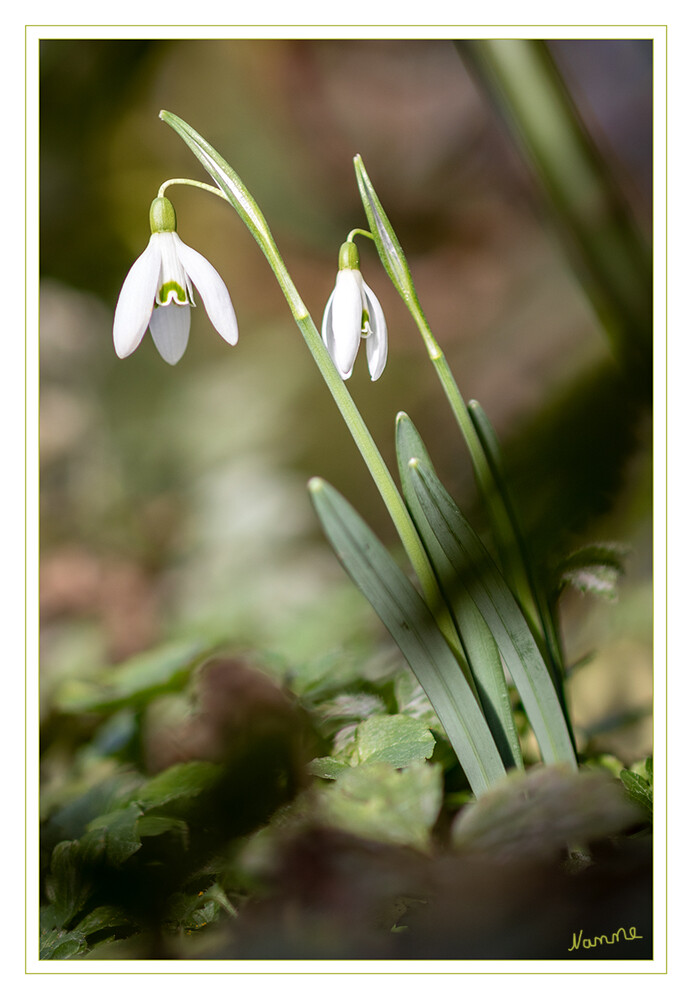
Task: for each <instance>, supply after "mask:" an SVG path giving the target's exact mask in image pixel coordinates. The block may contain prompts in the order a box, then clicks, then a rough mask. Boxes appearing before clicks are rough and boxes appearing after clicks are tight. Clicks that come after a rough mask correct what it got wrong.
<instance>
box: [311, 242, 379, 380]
mask: <svg viewBox="0 0 692 999" xmlns="http://www.w3.org/2000/svg"><path fill="white" fill-rule="evenodd" d="M361 338H364V339H365V350H366V354H367V358H368V369H369V371H370V377H371V379H372V381H377V379H378V378H379V377H380V375H381V374H382V372H383V371H384V366H385V364H386V362H387V323H386V322H385V318H384V313H383V311H382V306H381V305H380V303H379V302H378V300H377V297H376V296H375V294H374V292H373V291H372V289H371V288H369V287H368V285H367V284H366V283H365V281H364V280H363V276H362V274H361V273H360V268H359V259H358V249H357V247H356V245H355V243H351V242H346V243H344V244H343V245H342V247H341V249H340V251H339V273H338V274H337V276H336V285H335V286H334V291H333V292H332V293H331V295H330V296H329V300H328V302H327V307H326V308H325V310H324V317H323V319H322V339H323V340H324V342H325V345H326V347H327V350H328V351H329V354H330V356H331V358H332V360H333V361H334V364H335V365H336V368H337V370H338V372H339V374H340V375H341V377H342V378H343V379H344V381H345V380H346V379H347V378H350V377H351V372H352V371H353V365H354V364H355V360H356V356H357V354H358V348H359V346H360V341H361Z"/></svg>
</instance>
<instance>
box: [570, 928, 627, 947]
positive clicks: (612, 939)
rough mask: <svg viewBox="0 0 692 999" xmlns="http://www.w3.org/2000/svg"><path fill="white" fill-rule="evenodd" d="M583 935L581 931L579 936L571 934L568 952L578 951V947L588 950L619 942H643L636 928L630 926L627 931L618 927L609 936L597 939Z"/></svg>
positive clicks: (603, 935) (604, 935)
mask: <svg viewBox="0 0 692 999" xmlns="http://www.w3.org/2000/svg"><path fill="white" fill-rule="evenodd" d="M583 933H584V931H583V930H579V936H577V934H576V933H573V934H572V946H571V947H570V948H569V949H570V950H579V948H580V947H583V948H584V950H589V949H590V948H591V947H598V946H599V944H614V943H619V941H620V940H643V937H640V936H639V935H638V933H637V927H636V926H630V928H629V930H626V929H625V928H624V926H620V927H619V928H618V929H617V930H616V931H615V933H613V934H612V935H611V936H607V935H606V934H605V933H604V934H602V935H601V936H598V937H585V936H583Z"/></svg>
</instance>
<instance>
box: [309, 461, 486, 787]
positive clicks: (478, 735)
mask: <svg viewBox="0 0 692 999" xmlns="http://www.w3.org/2000/svg"><path fill="white" fill-rule="evenodd" d="M310 492H311V496H312V501H313V504H314V506H315V510H316V512H317V515H318V516H319V518H320V520H321V522H322V526H323V528H324V530H325V533H326V535H327V537H328V538H329V541H330V542H331V544H332V547H333V548H334V551H335V552H336V554H337V556H338V558H339V559H340V560H341V562H342V564H343V566H344V568H345V569H346V571H347V572H348V573H349V575H350V576H351V578H352V579H353V581H354V582H355V584H356V585H357V586H358V588H359V589H360V590H361V592H362V593H363V594H364V596H365V597H367V599H368V600H369V601H370V603H371V605H372V607H373V608H374V610H375V611H376V613H377V614H378V615H379V617H380V619H381V620H382V622H383V624H384V625H385V627H386V628H387V629H388V630H389V632H390V634H391V635H392V638H393V639H394V640H395V641H396V643H397V644H398V646H399V648H400V649H401V651H402V653H403V655H404V657H405V658H406V660H407V661H408V663H409V665H410V666H411V669H412V670H413V672H414V673H415V674H416V676H417V678H418V681H419V682H420V684H421V686H422V687H423V689H424V690H425V692H426V694H427V695H428V697H429V698H430V702H431V703H432V705H433V707H434V709H435V711H436V712H437V715H438V717H439V719H440V722H441V724H442V726H443V728H444V730H445V732H446V734H447V738H448V739H449V741H450V743H451V745H452V747H453V749H454V751H455V752H456V754H457V757H458V759H459V762H460V763H461V766H462V768H463V770H464V772H465V774H466V777H467V779H468V781H469V784H470V785H471V788H472V789H473V791H474V793H475V794H476V795H479V794H483V793H484V792H485V791H487V790H488V788H489V787H491V786H492V784H494V783H496V782H497V781H499V780H502V778H503V777H504V775H505V768H504V766H503V764H502V760H501V758H500V755H499V753H498V751H497V748H496V746H495V743H494V741H493V738H492V735H491V733H490V729H489V728H488V724H487V722H486V720H485V718H484V717H483V713H482V711H481V709H480V707H479V704H478V701H477V700H476V698H475V696H474V694H473V692H472V691H471V689H470V687H469V685H468V683H467V682H466V680H465V678H464V676H463V674H462V672H461V669H460V667H459V664H458V662H457V660H456V658H455V656H454V654H453V653H452V651H451V650H450V648H449V646H448V644H447V642H446V640H445V638H444V637H443V635H442V634H441V632H440V630H439V628H438V627H437V624H436V623H435V620H434V618H433V615H432V613H431V611H430V610H429V608H428V606H427V605H426V604H425V602H424V601H423V598H422V597H421V596H420V594H419V593H418V591H417V590H416V589H415V588H414V587H413V584H412V583H411V582H410V581H409V580H408V579H407V578H406V576H405V575H404V573H403V572H402V571H401V569H400V568H399V567H398V566H397V564H396V563H395V561H394V559H393V558H392V556H391V555H390V554H389V552H388V551H387V550H386V548H385V547H384V545H382V544H381V542H380V541H379V540H378V539H377V538H376V537H375V535H374V534H373V532H372V531H371V530H370V528H369V527H367V525H366V524H365V523H364V522H363V520H362V519H361V518H360V517H359V516H358V514H357V513H356V512H355V510H354V509H353V508H352V507H351V506H350V504H348V503H347V502H346V500H345V499H344V498H343V497H342V496H340V495H339V493H337V492H336V490H335V489H333V488H332V487H331V486H329V485H328V484H327V483H326V482H323V481H322V480H318V479H313V480H311V482H310Z"/></svg>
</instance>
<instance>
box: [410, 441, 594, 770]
mask: <svg viewBox="0 0 692 999" xmlns="http://www.w3.org/2000/svg"><path fill="white" fill-rule="evenodd" d="M409 474H410V475H411V476H412V482H413V486H414V489H415V491H416V495H417V497H418V500H419V502H420V504H421V507H422V509H423V512H424V514H425V516H426V518H427V520H428V522H429V524H430V527H431V529H432V531H433V533H434V534H435V536H436V537H437V540H438V541H439V543H440V545H441V546H442V548H443V549H444V551H445V554H446V556H447V558H448V559H449V562H450V563H451V565H452V567H453V570H454V575H455V577H456V578H457V579H459V580H460V582H461V583H462V584H463V586H464V587H465V588H466V590H467V591H468V593H469V594H470V596H471V598H472V600H473V601H474V603H475V604H476V606H477V608H478V610H479V611H480V613H481V614H482V616H483V618H484V620H485V622H486V624H487V625H488V627H489V628H490V631H491V632H492V635H493V638H494V640H495V642H496V643H497V647H498V649H499V650H500V654H501V656H502V658H503V660H504V662H505V664H506V666H507V668H508V670H509V672H510V673H511V675H512V679H513V680H514V683H515V685H516V688H517V690H518V692H519V696H520V697H521V700H522V703H523V705H524V710H525V711H526V714H527V717H528V719H529V722H530V723H531V726H532V728H533V730H534V733H535V735H536V739H537V741H538V745H539V747H540V750H541V754H542V756H543V759H544V760H545V762H546V763H561V762H564V763H568V764H569V765H570V766H571V767H573V768H576V765H577V763H576V759H575V755H574V749H573V747H572V742H571V739H570V735H569V730H568V728H567V724H566V721H565V716H564V714H563V712H562V708H561V706H560V701H559V699H558V695H557V692H556V690H555V686H554V684H553V681H552V679H551V677H550V674H549V672H548V668H547V666H546V664H545V662H544V660H543V657H542V656H541V653H540V651H539V649H538V646H537V645H536V641H535V639H534V637H533V634H532V632H531V629H530V628H529V626H528V624H527V623H526V619H525V618H524V616H523V614H522V612H521V610H520V608H519V605H518V604H517V602H516V600H515V598H514V596H513V594H512V592H511V590H510V589H509V586H508V585H507V583H506V582H505V580H504V579H503V577H502V575H501V573H500V571H499V569H498V568H497V566H496V565H495V562H494V561H493V559H492V557H491V556H490V554H489V553H488V551H487V550H486V548H485V547H484V545H483V543H482V542H481V540H480V538H479V537H478V535H477V534H476V532H475V531H474V530H473V528H472V527H471V525H470V524H469V523H468V521H467V520H466V518H465V517H464V516H463V514H462V513H461V511H460V510H459V508H458V507H457V505H456V504H455V502H454V500H453V499H452V498H451V496H450V495H449V493H448V492H447V491H446V489H445V488H444V486H443V485H442V483H441V482H440V481H439V479H438V478H437V476H436V475H435V474H434V472H433V471H432V470H431V469H430V467H429V466H428V465H427V464H426V463H423V462H419V461H417V460H416V459H412V460H411V461H410V462H409ZM452 585H453V583H452V581H449V582H448V584H447V588H450V589H451V587H452Z"/></svg>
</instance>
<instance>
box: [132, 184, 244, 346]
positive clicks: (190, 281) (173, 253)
mask: <svg viewBox="0 0 692 999" xmlns="http://www.w3.org/2000/svg"><path fill="white" fill-rule="evenodd" d="M149 218H150V222H151V237H150V239H149V244H148V246H147V248H146V250H145V251H144V253H142V255H141V256H139V257H138V258H137V260H135V262H134V264H133V265H132V267H131V268H130V271H129V273H128V275H127V277H126V278H125V281H124V283H123V286H122V289H121V291H120V296H119V298H118V304H117V306H116V309H115V318H114V320H113V344H114V346H115V352H116V354H117V355H118V357H127V356H128V355H129V354H131V353H132V352H133V351H134V350H136V349H137V347H138V346H139V345H140V343H141V342H142V338H143V337H144V334H145V333H146V331H147V328H148V329H149V330H150V331H151V335H152V337H153V339H154V343H155V344H156V348H157V350H158V352H159V354H161V357H163V359H164V361H167V362H168V363H169V364H177V363H178V361H179V360H180V358H181V357H182V356H183V354H184V353H185V348H186V347H187V342H188V338H189V335H190V308H191V307H193V308H194V306H195V301H194V298H193V293H192V286H193V285H194V286H195V288H196V289H197V291H198V292H199V295H200V297H201V299H202V302H203V304H204V307H205V309H206V311H207V315H208V316H209V320H210V322H211V323H212V325H213V326H214V328H215V329H216V330H217V332H218V333H220V334H221V336H222V337H223V338H224V340H226V341H227V342H228V343H230V344H235V343H237V342H238V323H237V321H236V317H235V312H234V311H233V305H232V304H231V298H230V295H229V294H228V289H227V288H226V285H225V284H224V283H223V281H222V279H221V277H220V276H219V274H218V273H217V271H216V270H215V269H214V268H213V267H212V265H211V264H210V263H209V261H208V260H207V259H206V258H205V257H203V256H202V254H201V253H198V252H197V250H193V249H192V247H190V246H188V245H187V244H186V243H183V241H182V239H181V238H180V236H179V235H178V234H177V232H176V231H175V228H176V222H175V210H174V208H173V205H172V204H171V202H170V201H169V200H168V198H155V199H154V201H153V202H152V205H151V210H150V213H149Z"/></svg>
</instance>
